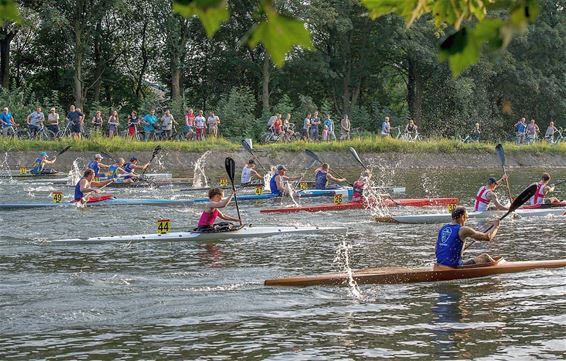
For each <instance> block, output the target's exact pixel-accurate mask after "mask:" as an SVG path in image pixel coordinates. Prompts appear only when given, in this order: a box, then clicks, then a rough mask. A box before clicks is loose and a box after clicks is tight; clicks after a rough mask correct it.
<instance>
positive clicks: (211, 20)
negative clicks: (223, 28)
mask: <svg viewBox="0 0 566 361" xmlns="http://www.w3.org/2000/svg"><path fill="white" fill-rule="evenodd" d="M173 11H175V12H178V13H179V14H181V15H182V16H184V17H190V16H197V17H198V18H199V19H200V21H201V23H202V26H203V27H204V29H205V30H206V33H207V35H208V37H212V36H214V34H215V33H216V32H217V31H218V29H219V28H220V25H221V24H222V23H223V22H225V21H226V20H228V18H229V17H230V13H229V12H228V6H227V4H226V0H175V1H174V2H173Z"/></svg>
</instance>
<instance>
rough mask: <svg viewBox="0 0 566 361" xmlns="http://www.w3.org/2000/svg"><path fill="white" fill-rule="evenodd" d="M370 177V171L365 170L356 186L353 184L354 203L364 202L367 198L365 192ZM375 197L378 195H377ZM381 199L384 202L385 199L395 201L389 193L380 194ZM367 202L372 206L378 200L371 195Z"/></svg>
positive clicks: (355, 183)
mask: <svg viewBox="0 0 566 361" xmlns="http://www.w3.org/2000/svg"><path fill="white" fill-rule="evenodd" d="M370 177H371V172H370V171H369V170H364V171H363V172H362V174H360V177H359V178H358V180H356V181H355V182H354V184H352V188H353V189H352V191H353V192H352V202H363V201H364V200H365V198H366V197H364V191H365V190H366V189H367V187H368V183H369V179H370ZM375 196H378V195H377V194H376V195H375ZM379 198H381V200H382V201H383V200H385V199H391V200H392V199H393V198H391V196H390V195H389V194H388V193H382V194H379ZM367 201H368V203H370V204H376V203H377V199H376V197H374V196H373V195H370V196H369V198H368V199H367Z"/></svg>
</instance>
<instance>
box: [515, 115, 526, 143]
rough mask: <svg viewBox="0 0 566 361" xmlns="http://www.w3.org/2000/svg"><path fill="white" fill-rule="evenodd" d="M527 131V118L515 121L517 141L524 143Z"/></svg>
mask: <svg viewBox="0 0 566 361" xmlns="http://www.w3.org/2000/svg"><path fill="white" fill-rule="evenodd" d="M526 133H527V120H526V119H525V118H521V119H519V121H518V122H517V123H515V135H516V137H517V138H516V139H517V140H516V143H517V144H523V143H525V136H526Z"/></svg>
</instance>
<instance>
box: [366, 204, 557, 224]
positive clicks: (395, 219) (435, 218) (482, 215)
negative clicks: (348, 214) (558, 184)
mask: <svg viewBox="0 0 566 361" xmlns="http://www.w3.org/2000/svg"><path fill="white" fill-rule="evenodd" d="M505 212H506V211H485V212H468V216H469V217H470V218H477V219H495V218H496V217H501V216H502V215H503V214H505ZM513 215H515V216H517V217H546V216H563V215H566V208H552V207H551V208H540V207H539V208H528V209H523V208H519V209H517V210H516V211H515V212H513ZM375 220H376V221H377V222H385V223H411V224H427V223H450V222H452V217H451V215H450V213H448V212H446V213H429V214H426V213H425V214H409V215H388V216H378V217H375Z"/></svg>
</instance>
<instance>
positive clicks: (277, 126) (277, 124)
mask: <svg viewBox="0 0 566 361" xmlns="http://www.w3.org/2000/svg"><path fill="white" fill-rule="evenodd" d="M272 127H273V132H274V133H275V134H277V135H281V133H283V124H282V123H281V114H277V117H276V118H275V121H274V122H273V125H272Z"/></svg>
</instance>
